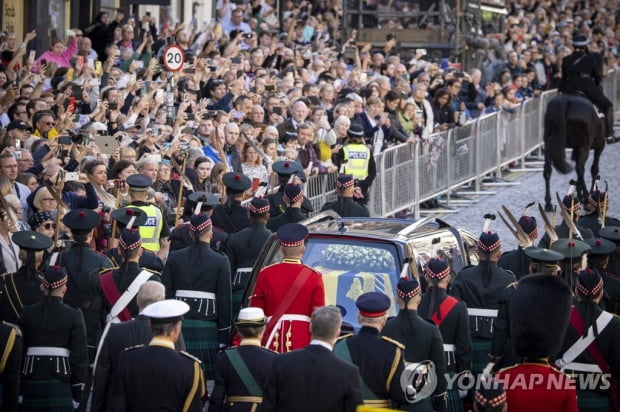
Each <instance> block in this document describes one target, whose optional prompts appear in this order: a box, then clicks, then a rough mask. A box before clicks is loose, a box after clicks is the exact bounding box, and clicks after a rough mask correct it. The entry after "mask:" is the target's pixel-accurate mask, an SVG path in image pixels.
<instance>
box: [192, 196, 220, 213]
mask: <svg viewBox="0 0 620 412" xmlns="http://www.w3.org/2000/svg"><path fill="white" fill-rule="evenodd" d="M187 198H188V199H189V200H190V201H192V202H194V203H196V204H198V202H200V210H202V209H207V210H209V209H211V208H213V207H214V206H216V205H218V204H219V203H220V199H219V198H218V197H217V196H215V195H214V194H212V193H209V192H194V193H192V194H191V195H189V196H188V197H187Z"/></svg>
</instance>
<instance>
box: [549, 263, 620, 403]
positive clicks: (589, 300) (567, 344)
mask: <svg viewBox="0 0 620 412" xmlns="http://www.w3.org/2000/svg"><path fill="white" fill-rule="evenodd" d="M603 293H604V290H603V279H602V278H601V275H600V274H599V272H598V271H597V270H596V269H586V270H582V271H580V272H579V275H578V276H577V284H576V286H575V296H576V297H577V303H576V304H575V305H574V306H573V307H572V309H571V314H570V317H569V323H570V326H569V327H568V330H567V331H566V334H565V335H564V343H563V344H562V350H561V351H560V354H561V356H560V359H559V360H558V361H556V365H558V366H559V367H562V370H563V371H565V372H566V373H568V374H570V375H571V376H573V377H574V379H575V381H576V382H585V381H586V380H585V379H583V377H587V378H589V379H591V381H592V382H597V383H598V384H599V387H597V388H584V387H582V386H580V385H577V403H578V405H579V411H581V412H597V411H601V412H602V411H618V410H620V409H619V408H620V403H619V399H618V397H619V393H618V379H619V378H620V352H619V351H618V341H619V339H620V319H618V317H616V316H614V315H612V314H611V313H609V312H605V311H603V310H601V308H600V306H599V303H600V301H601V299H602V297H603ZM590 333H592V334H593V335H594V340H593V341H592V342H591V343H590V344H589V345H587V344H582V345H580V343H579V342H578V341H579V340H582V339H583V337H584V336H586V334H590ZM573 348H577V350H572V349H573ZM569 349H571V351H570V352H573V353H578V354H577V355H576V356H570V354H569V353H570V352H569ZM579 350H581V352H579ZM600 374H610V375H611V376H610V377H608V378H607V379H608V380H609V383H610V384H611V385H607V384H605V383H604V381H605V379H598V380H597V379H596V375H599V377H601V376H600ZM577 375H582V379H579V378H578V376H577ZM605 386H607V387H605Z"/></svg>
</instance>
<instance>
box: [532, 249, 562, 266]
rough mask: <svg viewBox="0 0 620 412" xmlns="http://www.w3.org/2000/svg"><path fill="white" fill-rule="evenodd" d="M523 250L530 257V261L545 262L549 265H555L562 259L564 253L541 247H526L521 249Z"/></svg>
mask: <svg viewBox="0 0 620 412" xmlns="http://www.w3.org/2000/svg"><path fill="white" fill-rule="evenodd" d="M523 252H525V254H526V255H527V256H528V257H529V258H530V259H532V262H536V263H545V264H549V265H550V266H553V265H556V264H557V263H558V262H561V261H563V260H564V255H563V254H561V253H560V252H556V251H554V250H549V249H545V248H542V247H528V248H525V249H523Z"/></svg>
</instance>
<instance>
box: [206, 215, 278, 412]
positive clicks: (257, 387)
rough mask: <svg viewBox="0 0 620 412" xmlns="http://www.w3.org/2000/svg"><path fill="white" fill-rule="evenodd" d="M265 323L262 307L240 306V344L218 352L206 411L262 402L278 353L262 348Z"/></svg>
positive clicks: (243, 408) (236, 408)
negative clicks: (211, 391) (213, 384)
mask: <svg viewBox="0 0 620 412" xmlns="http://www.w3.org/2000/svg"><path fill="white" fill-rule="evenodd" d="M267 207H269V205H267ZM266 323H267V318H266V317H265V313H264V312H263V310H262V309H261V308H252V307H249V308H243V309H241V311H240V312H239V317H238V318H237V321H236V322H235V326H236V328H237V332H239V335H241V343H240V344H239V346H238V347H234V348H230V349H227V350H226V351H224V352H223V353H220V354H218V355H217V364H216V372H217V374H216V378H215V386H214V387H213V393H212V394H211V396H210V397H209V411H211V412H220V411H239V412H244V411H247V412H251V411H254V410H256V407H257V406H258V405H259V404H261V403H262V401H263V387H264V386H265V382H266V381H267V376H268V375H269V372H270V371H271V364H272V363H273V360H274V358H275V357H276V356H277V354H276V353H275V352H272V351H270V350H267V349H264V348H262V347H261V344H260V342H261V339H262V337H263V333H265V324H266Z"/></svg>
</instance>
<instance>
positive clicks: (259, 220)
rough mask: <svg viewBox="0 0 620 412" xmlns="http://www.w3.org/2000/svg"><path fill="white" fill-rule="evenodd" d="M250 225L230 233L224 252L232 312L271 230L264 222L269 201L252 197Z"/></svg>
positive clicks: (240, 298)
mask: <svg viewBox="0 0 620 412" xmlns="http://www.w3.org/2000/svg"><path fill="white" fill-rule="evenodd" d="M249 214H250V222H251V223H250V226H249V227H246V228H245V229H241V230H240V231H238V232H237V233H233V234H232V235H230V239H229V240H228V244H227V245H226V246H227V248H226V254H227V255H228V259H229V260H230V272H231V273H232V274H233V279H232V314H233V316H234V315H235V314H236V313H238V312H239V308H240V307H241V304H242V302H241V300H242V299H243V293H244V292H245V288H246V286H247V284H248V280H249V279H250V273H252V268H253V267H254V262H255V261H256V258H257V257H258V254H259V253H260V251H261V249H262V248H263V245H264V244H265V243H266V242H267V239H268V238H269V236H271V232H270V231H269V230H268V229H267V227H266V223H267V221H268V220H269V202H267V200H266V199H263V198H256V197H255V198H254V199H252V201H251V202H250V207H249Z"/></svg>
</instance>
